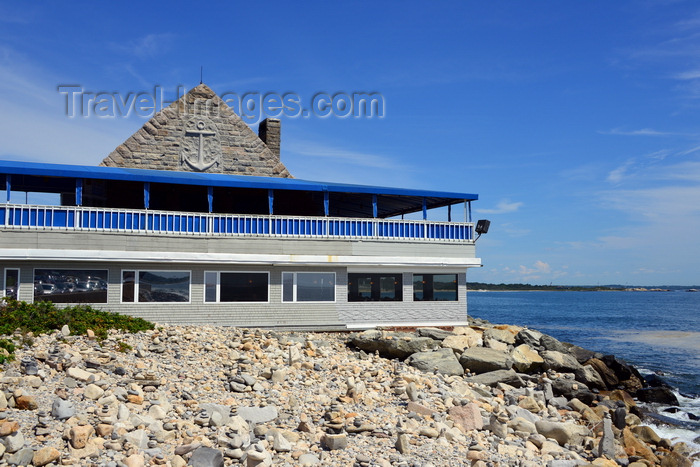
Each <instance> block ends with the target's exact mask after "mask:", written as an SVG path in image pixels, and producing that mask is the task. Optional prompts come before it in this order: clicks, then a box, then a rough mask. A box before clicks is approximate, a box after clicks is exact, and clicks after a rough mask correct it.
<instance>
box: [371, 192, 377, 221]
mask: <svg viewBox="0 0 700 467" xmlns="http://www.w3.org/2000/svg"><path fill="white" fill-rule="evenodd" d="M377 211H378V209H377V195H372V217H374V218H375V219H376V218H377Z"/></svg>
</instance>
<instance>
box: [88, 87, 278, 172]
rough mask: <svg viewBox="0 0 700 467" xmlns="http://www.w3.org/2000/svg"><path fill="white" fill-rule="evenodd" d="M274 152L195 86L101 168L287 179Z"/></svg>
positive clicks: (216, 98) (208, 92) (214, 98)
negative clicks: (127, 168)
mask: <svg viewBox="0 0 700 467" xmlns="http://www.w3.org/2000/svg"><path fill="white" fill-rule="evenodd" d="M277 144H279V142H277ZM274 149H275V148H273V150H274ZM273 150H271V149H270V148H269V147H268V146H267V145H266V144H265V143H264V142H263V141H262V140H261V139H260V138H259V137H258V136H257V135H256V134H255V133H254V132H253V130H251V129H250V127H248V125H246V124H245V122H244V121H243V120H242V119H241V118H240V117H239V116H238V115H236V114H235V113H234V112H233V110H231V108H230V107H229V106H228V105H226V103H225V102H224V101H223V100H222V99H221V98H220V97H219V96H218V95H217V94H216V93H215V92H214V91H212V90H211V89H210V88H209V87H208V86H207V85H205V84H200V85H199V86H197V87H195V88H193V89H191V90H190V91H189V92H188V93H187V94H185V95H184V96H182V97H181V98H180V99H178V100H177V101H176V102H173V103H172V104H171V105H170V106H168V107H167V108H165V109H163V110H162V111H160V112H158V113H157V114H156V115H155V116H154V117H153V118H151V119H150V120H149V121H148V122H146V123H145V124H144V125H143V127H141V128H140V129H139V130H138V131H137V132H136V133H134V134H133V135H131V136H130V137H129V139H127V140H126V141H124V143H122V144H120V145H119V146H118V147H117V148H116V149H115V150H114V151H112V153H111V154H110V155H109V156H107V157H106V158H105V159H104V160H103V161H102V163H100V165H101V166H106V167H129V168H136V169H155V170H181V171H190V172H207V173H223V174H235V175H257V176H262V177H282V178H292V176H291V174H290V173H289V171H288V170H287V168H286V167H285V166H284V164H283V163H282V162H280V160H279V156H278V155H276V154H275V153H274V152H273Z"/></svg>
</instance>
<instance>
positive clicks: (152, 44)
mask: <svg viewBox="0 0 700 467" xmlns="http://www.w3.org/2000/svg"><path fill="white" fill-rule="evenodd" d="M174 39H175V35H174V34H170V33H161V34H148V35H146V36H143V37H140V38H137V39H132V40H130V41H126V42H123V43H117V42H112V43H110V44H109V47H110V48H111V49H112V50H114V51H115V52H119V53H122V54H124V55H127V56H134V57H137V58H140V59H142V60H145V59H149V58H153V57H157V56H158V55H161V54H162V53H163V52H165V51H167V50H170V48H171V45H172V43H173V41H174Z"/></svg>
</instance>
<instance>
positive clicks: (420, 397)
mask: <svg viewBox="0 0 700 467" xmlns="http://www.w3.org/2000/svg"><path fill="white" fill-rule="evenodd" d="M15 337H19V336H15ZM24 337H25V339H24V340H23V342H25V345H24V346H23V347H22V348H20V349H18V350H17V352H16V355H17V359H16V360H15V361H14V362H9V363H5V364H4V365H3V366H2V367H0V466H15V465H23V466H24V465H26V466H59V465H84V466H105V467H118V466H127V467H138V466H146V465H149V466H150V465H164V466H173V467H182V466H186V465H189V466H196V467H220V466H224V465H245V466H248V467H253V466H270V465H275V466H311V465H338V466H406V467H414V466H435V467H439V466H453V465H454V466H475V467H487V466H504V467H505V466H522V467H530V466H532V467H534V466H551V467H569V466H586V465H594V466H601V467H607V466H610V467H613V466H617V465H623V466H628V467H641V466H654V465H660V466H664V467H669V466H691V465H692V463H693V460H694V459H698V457H699V454H698V453H693V452H691V451H690V449H689V447H688V446H687V445H686V444H684V443H682V442H676V441H674V440H669V439H664V438H660V437H659V436H658V435H657V434H656V433H655V432H654V431H653V430H652V429H651V428H650V427H648V426H644V425H642V420H641V418H642V416H643V414H642V413H641V412H640V410H639V408H638V406H637V402H636V401H635V398H634V397H633V396H636V397H637V398H638V399H642V397H643V398H645V399H644V400H655V399H658V398H659V397H668V392H669V391H659V390H658V388H646V387H645V382H644V379H643V378H642V377H641V376H640V375H639V373H638V372H637V371H636V370H635V369H634V368H633V367H631V366H630V365H627V364H626V363H624V362H622V361H621V360H619V359H617V358H615V357H612V356H603V355H600V354H596V353H593V352H590V351H587V350H584V349H581V348H578V347H575V346H571V345H569V344H564V343H561V342H559V341H557V340H556V339H554V338H552V337H550V336H547V335H544V334H541V333H539V332H537V331H533V330H530V329H523V328H519V327H515V326H496V325H491V324H490V323H486V322H482V321H479V320H476V321H472V322H471V325H470V326H466V327H461V328H454V329H451V330H449V331H446V330H442V329H434V328H421V329H418V330H416V331H415V332H390V331H385V330H372V331H365V332H362V333H354V334H343V333H298V332H297V333H293V332H277V331H269V330H256V329H240V328H223V327H213V326H168V325H163V326H158V327H157V328H156V330H153V331H147V332H141V333H137V334H127V333H121V332H115V331H113V332H111V333H110V334H109V336H108V337H107V338H106V339H104V340H101V341H99V340H95V339H94V336H93V337H92V338H91V337H83V336H72V335H70V331H69V330H67V329H64V330H63V332H56V333H53V334H50V335H42V336H34V337H33V339H27V338H26V337H27V336H24ZM120 350H122V351H123V350H126V352H122V351H120ZM650 389H651V391H650ZM671 395H672V393H671Z"/></svg>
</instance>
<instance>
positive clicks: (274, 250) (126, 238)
mask: <svg viewBox="0 0 700 467" xmlns="http://www.w3.org/2000/svg"><path fill="white" fill-rule="evenodd" d="M18 247H19V248H18ZM0 249H18V251H22V250H25V249H34V250H36V249H41V250H74V249H80V250H83V251H85V250H93V251H99V252H108V251H114V252H164V253H165V252H170V253H172V252H186V253H201V254H207V253H211V254H227V255H234V254H246V255H250V254H259V255H294V256H299V255H321V256H325V257H327V258H326V260H327V261H326V262H329V263H330V262H333V261H334V259H333V258H328V257H334V256H356V257H374V256H376V257H384V258H386V257H392V258H395V260H396V261H397V262H400V261H401V259H402V258H425V261H426V262H427V261H431V259H432V262H433V263H434V264H435V265H440V264H443V263H444V262H445V260H448V259H452V260H455V261H461V262H462V263H463V264H464V265H465V267H466V266H467V265H476V264H473V263H470V261H471V260H473V259H474V256H475V249H474V244H463V243H439V242H435V241H382V240H367V241H356V240H335V239H308V238H299V239H275V238H255V237H252V238H251V237H205V236H191V237H190V236H177V237H175V236H169V235H158V234H142V235H136V234H119V233H102V232H62V231H50V230H41V231H26V230H22V231H18V230H3V231H1V234H0ZM368 261H370V262H371V259H368Z"/></svg>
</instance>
